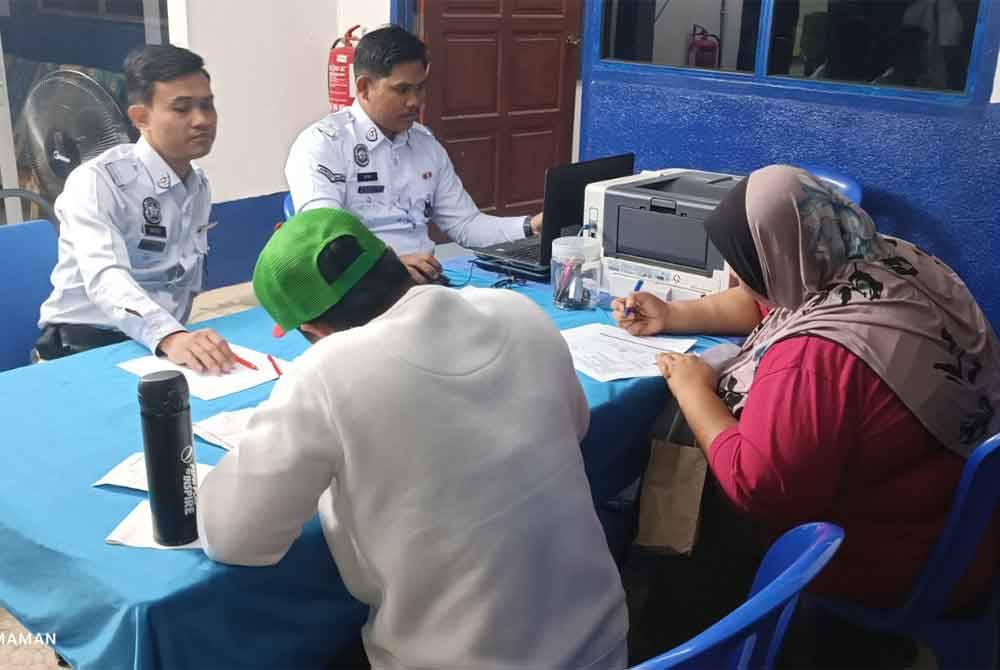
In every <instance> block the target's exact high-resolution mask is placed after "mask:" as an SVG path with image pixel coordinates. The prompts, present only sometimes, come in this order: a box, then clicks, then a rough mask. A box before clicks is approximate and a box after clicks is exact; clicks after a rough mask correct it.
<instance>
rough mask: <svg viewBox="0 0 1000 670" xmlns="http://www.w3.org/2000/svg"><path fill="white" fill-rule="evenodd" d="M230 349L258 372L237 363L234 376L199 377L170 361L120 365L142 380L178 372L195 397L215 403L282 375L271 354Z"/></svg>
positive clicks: (156, 358) (281, 363)
mask: <svg viewBox="0 0 1000 670" xmlns="http://www.w3.org/2000/svg"><path fill="white" fill-rule="evenodd" d="M229 346H230V348H231V349H232V350H233V353H235V354H236V355H237V356H239V357H241V358H243V359H244V360H247V361H249V362H250V363H252V364H253V365H254V366H256V368H257V369H256V370H252V369H250V368H248V367H245V366H243V365H240V364H239V363H237V364H236V367H235V368H233V370H232V372H229V373H227V374H223V375H207V374H199V373H197V372H195V371H194V370H191V369H189V368H186V367H183V366H181V365H177V364H175V363H171V362H170V361H168V360H167V359H166V358H160V357H159V356H142V357H141V358H133V359H132V360H130V361H125V362H124V363H119V364H118V367H120V368H121V369H123V370H126V371H128V372H131V373H132V374H134V375H138V376H140V377H142V376H143V375H148V374H150V373H153V372H161V371H163V370H177V371H178V372H180V373H182V374H183V375H184V377H186V378H187V382H188V387H189V388H190V390H191V395H193V396H195V397H196V398H201V399H202V400H215V399H216V398H221V397H223V396H227V395H229V394H231V393H239V392H240V391H245V390H247V389H249V388H253V387H254V386H259V385H260V384H265V383H267V382H269V381H272V380H274V379H277V378H278V373H277V372H276V371H275V369H274V366H273V365H271V361H269V360H268V359H267V354H263V353H261V352H259V351H254V350H253V349H247V348H246V347H241V346H239V345H238V344H232V343H230V345H229ZM278 365H279V366H280V367H281V369H282V370H284V369H285V366H287V365H289V363H288V362H287V361H282V360H278Z"/></svg>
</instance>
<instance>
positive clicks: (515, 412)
mask: <svg viewBox="0 0 1000 670" xmlns="http://www.w3.org/2000/svg"><path fill="white" fill-rule="evenodd" d="M588 422H589V410H588V406H587V402H586V398H585V397H584V395H583V391H582V389H581V388H580V383H579V380H578V379H577V377H576V374H575V372H574V370H573V363H572V360H571V358H570V354H569V351H568V349H567V347H566V343H565V341H564V340H563V338H562V337H561V336H560V334H559V332H558V331H557V330H556V328H555V326H554V325H553V323H552V322H551V320H550V319H549V318H548V317H547V316H546V315H545V314H544V313H543V312H542V311H541V310H540V309H539V308H538V307H537V306H536V305H534V304H533V303H531V301H529V300H528V299H527V298H525V297H523V296H520V295H517V294H514V293H512V292H508V291H500V290H489V289H465V290H463V291H461V292H458V291H454V290H453V289H447V288H444V287H440V286H421V287H417V288H413V289H411V290H410V291H409V292H408V293H407V294H406V295H405V296H403V298H402V299H401V300H400V301H399V302H398V303H396V305H394V306H393V307H392V308H391V309H389V310H388V311H387V312H386V313H385V314H383V315H382V316H381V317H379V318H378V319H375V320H374V321H372V322H371V323H369V324H368V325H367V326H364V327H359V328H354V329H351V330H347V331H343V332H340V333H336V334H334V335H331V336H329V337H326V338H324V339H323V340H321V341H320V342H319V343H317V344H316V345H314V346H313V347H311V348H310V349H309V350H308V351H307V352H306V353H305V354H303V355H302V356H301V357H299V358H298V359H297V360H296V361H295V363H294V364H293V365H292V366H290V369H289V370H288V371H286V374H285V375H284V376H283V377H282V378H281V379H280V380H279V381H278V383H277V384H276V385H275V388H274V392H273V393H272V394H271V397H270V399H269V400H267V401H266V402H264V403H263V404H262V405H261V406H260V407H259V408H258V410H257V412H256V413H255V414H254V416H253V418H252V419H251V420H250V423H249V426H248V430H247V434H246V436H245V437H244V439H243V440H242V441H241V444H240V448H239V450H238V451H235V452H231V453H229V454H227V455H226V456H225V457H223V459H222V460H221V461H220V462H219V464H218V466H217V467H216V468H215V470H214V471H212V473H210V474H209V475H208V477H207V478H206V480H205V482H204V484H203V485H202V486H201V488H200V489H199V492H198V526H199V532H200V535H201V541H202V544H203V546H204V547H205V551H206V552H207V553H208V555H209V556H211V557H212V558H214V559H215V560H219V561H223V562H226V563H235V564H242V565H268V564H273V563H276V562H277V561H279V560H280V559H281V558H282V556H284V554H285V552H286V551H287V550H288V548H289V546H290V545H291V543H292V542H293V541H294V540H295V538H296V537H297V536H298V535H299V533H300V531H301V529H302V525H303V524H304V523H305V522H306V521H308V520H309V518H310V517H312V515H313V514H314V513H315V512H316V510H317V506H318V509H319V515H320V520H321V522H322V526H323V531H324V533H325V535H326V539H327V542H328V544H329V546H330V551H331V553H332V554H333V557H334V559H335V560H336V562H337V567H338V569H339V571H340V574H341V576H342V577H343V579H344V583H345V584H346V585H347V587H348V589H350V591H351V593H353V594H354V595H355V596H356V597H357V598H358V599H360V600H361V601H363V602H365V603H367V604H368V605H369V606H370V614H369V617H368V622H367V623H366V625H365V627H364V630H363V633H362V635H363V639H364V643H365V649H366V651H367V653H368V657H369V659H370V660H371V662H372V666H373V667H374V668H379V669H384V668H393V669H397V668H422V669H426V668H435V669H436V670H448V669H456V670H457V669H459V668H461V669H462V670H467V669H469V668H476V669H478V670H491V669H504V670H507V669H510V670H514V669H516V670H523V669H525V668H539V669H541V668H544V669H545V670H557V669H560V668H565V669H567V670H588V669H590V670H597V669H598V668H600V669H605V668H623V667H625V664H626V661H627V659H626V655H627V653H626V633H627V629H628V620H627V612H626V608H625V596H624V592H623V590H622V585H621V581H620V578H619V575H618V571H617V569H616V568H615V564H614V561H613V560H612V558H611V555H610V553H609V551H608V546H607V543H606V541H605V538H604V533H603V531H602V530H601V525H600V522H599V521H598V519H597V515H596V513H595V511H594V507H593V502H592V500H591V493H590V486H589V485H588V482H587V478H586V475H585V474H584V468H583V458H582V455H581V452H580V447H579V441H580V440H581V439H582V438H583V436H584V434H585V433H586V431H587V426H588ZM289 606H290V607H294V606H295V604H294V603H289Z"/></svg>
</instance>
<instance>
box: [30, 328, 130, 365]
mask: <svg viewBox="0 0 1000 670" xmlns="http://www.w3.org/2000/svg"><path fill="white" fill-rule="evenodd" d="M127 339H129V338H128V335H126V334H125V333H123V332H121V331H119V330H108V329H106V328H97V327H95V326H87V325H83V324H78V323H50V324H49V325H47V326H45V328H44V329H43V330H42V335H41V337H39V338H38V341H37V342H36V343H35V349H36V350H37V351H38V355H39V357H40V358H42V359H44V360H47V361H50V360H53V359H55V358H62V357H63V356H69V355H70V354H78V353H80V352H81V351H87V350H89V349H97V348H98V347H106V346H108V345H109V344H118V343H119V342H124V341H125V340H127Z"/></svg>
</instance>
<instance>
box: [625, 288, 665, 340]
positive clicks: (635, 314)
mask: <svg viewBox="0 0 1000 670" xmlns="http://www.w3.org/2000/svg"><path fill="white" fill-rule="evenodd" d="M611 308H612V310H613V311H612V313H611V315H612V316H613V317H614V319H615V321H617V322H618V325H619V326H621V327H622V328H624V329H625V330H627V331H628V332H629V333H630V334H632V335H658V334H660V333H662V332H664V331H665V330H666V329H667V318H668V314H669V312H670V305H669V303H666V302H664V301H662V300H660V299H659V298H657V297H656V296H655V295H653V294H652V293H632V294H631V295H628V296H626V297H624V298H615V299H614V301H613V302H612V303H611Z"/></svg>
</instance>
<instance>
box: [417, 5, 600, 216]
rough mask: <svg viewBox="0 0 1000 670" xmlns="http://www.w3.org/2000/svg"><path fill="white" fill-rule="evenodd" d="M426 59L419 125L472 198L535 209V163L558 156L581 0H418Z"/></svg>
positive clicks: (540, 172)
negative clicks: (424, 97)
mask: <svg viewBox="0 0 1000 670" xmlns="http://www.w3.org/2000/svg"><path fill="white" fill-rule="evenodd" d="M421 5H422V6H421V10H420V11H421V12H422V15H421V17H420V21H419V25H420V26H422V31H423V34H422V35H421V37H422V38H423V39H424V40H425V41H426V42H427V46H428V48H429V50H430V58H431V79H430V84H429V90H428V96H427V106H426V108H425V110H424V117H423V120H424V123H425V124H427V125H428V126H430V128H431V129H432V130H433V131H434V133H435V135H436V136H437V137H438V139H439V140H440V141H441V143H442V144H443V145H444V146H445V148H446V149H447V150H448V153H449V155H450V156H451V159H452V161H453V162H454V163H455V169H456V171H457V172H458V175H459V176H460V177H461V178H462V181H463V183H464V184H465V187H466V189H467V190H468V191H469V193H470V195H472V197H473V199H474V200H475V201H476V203H477V204H478V205H479V206H480V207H481V208H483V209H484V210H487V211H493V212H495V213H497V214H507V215H514V214H530V213H534V212H538V211H541V208H542V194H543V190H544V175H545V169H546V168H547V167H549V166H551V165H556V164H560V163H568V162H569V161H570V159H571V152H572V139H573V138H572V135H573V111H574V109H573V105H574V102H575V100H574V92H575V86H576V79H577V74H578V68H579V48H578V47H577V46H576V45H577V44H578V41H577V40H576V39H575V38H576V37H577V36H578V35H579V32H580V22H581V15H582V7H581V5H582V2H581V0H422V3H421Z"/></svg>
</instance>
